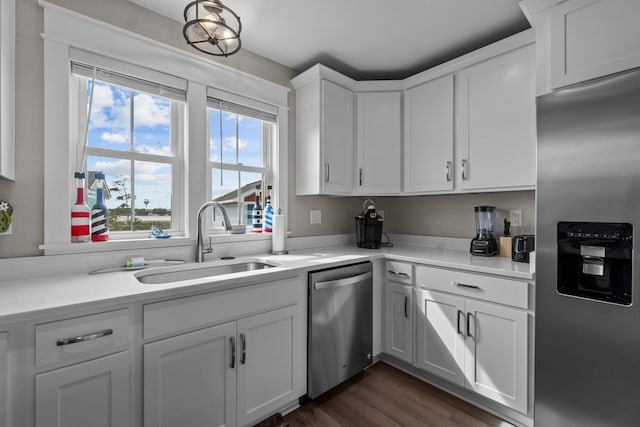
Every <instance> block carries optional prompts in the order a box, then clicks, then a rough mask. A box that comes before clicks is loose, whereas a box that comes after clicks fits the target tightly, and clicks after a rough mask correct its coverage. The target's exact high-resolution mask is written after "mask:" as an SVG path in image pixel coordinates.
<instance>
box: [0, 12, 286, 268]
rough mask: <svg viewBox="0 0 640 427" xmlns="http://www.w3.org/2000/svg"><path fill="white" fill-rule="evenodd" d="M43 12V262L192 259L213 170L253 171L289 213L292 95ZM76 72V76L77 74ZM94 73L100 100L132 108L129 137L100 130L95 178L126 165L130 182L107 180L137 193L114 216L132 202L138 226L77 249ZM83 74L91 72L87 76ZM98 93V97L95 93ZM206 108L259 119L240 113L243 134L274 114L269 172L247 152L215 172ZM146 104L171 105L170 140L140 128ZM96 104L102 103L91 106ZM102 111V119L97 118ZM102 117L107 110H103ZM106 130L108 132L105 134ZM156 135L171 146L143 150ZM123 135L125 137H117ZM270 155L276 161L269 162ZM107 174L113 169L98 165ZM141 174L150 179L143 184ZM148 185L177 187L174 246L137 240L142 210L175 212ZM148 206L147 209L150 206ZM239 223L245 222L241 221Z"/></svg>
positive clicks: (173, 51) (140, 39) (142, 40)
mask: <svg viewBox="0 0 640 427" xmlns="http://www.w3.org/2000/svg"><path fill="white" fill-rule="evenodd" d="M2 4H4V2H3V3H2ZM43 9H44V16H45V22H46V23H47V25H45V34H44V36H43V40H44V52H45V54H44V67H45V69H46V70H47V72H46V73H45V74H44V105H43V107H44V115H45V121H44V170H45V176H46V177H47V178H46V180H45V182H44V186H45V192H44V210H45V212H46V214H45V215H44V244H43V245H41V246H40V249H42V250H44V253H45V255H55V254H71V253H87V252H102V251H127V255H130V254H132V253H138V252H130V251H131V250H132V249H135V250H138V249H140V250H146V249H150V248H154V249H155V248H160V247H162V248H176V249H175V251H174V250H173V249H172V252H171V254H172V255H171V256H176V257H187V256H188V255H186V254H188V253H189V251H190V250H191V248H190V247H191V246H193V238H194V232H195V230H196V214H197V212H198V208H199V207H200V206H201V205H202V204H203V203H204V202H206V201H207V200H210V199H211V197H212V195H213V191H214V190H215V187H213V186H212V183H213V176H212V175H213V169H214V164H216V168H217V169H219V170H220V171H223V170H229V171H234V170H235V171H238V170H240V169H241V168H247V169H246V171H248V172H255V173H258V174H259V177H260V178H262V179H263V180H264V182H265V183H267V184H271V185H273V200H274V203H273V204H274V206H275V207H277V208H282V209H283V211H284V212H287V197H286V195H287V184H288V182H287V153H288V149H287V144H288V143H287V136H288V98H289V90H290V89H289V88H288V86H283V85H280V84H277V83H274V82H272V81H267V80H264V79H261V78H258V77H255V76H252V75H251V74H247V73H244V72H242V71H238V70H235V69H233V68H230V67H229V66H227V65H221V64H218V63H215V62H213V61H208V60H203V59H202V58H200V57H198V56H196V55H193V54H191V53H190V52H183V51H182V50H181V49H177V48H174V47H171V46H167V45H165V44H163V43H159V42H157V41H156V40H152V39H148V38H146V37H144V36H141V35H138V34H134V33H131V32H130V31H125V30H122V29H120V28H118V27H115V26H113V25H110V24H107V23H104V22H96V21H95V20H94V19H90V18H87V17H85V16H82V15H80V14H77V13H75V12H70V11H68V10H66V9H63V8H59V7H57V6H55V5H50V4H49V3H47V2H44V3H43ZM70 64H75V65H76V66H77V67H76V66H74V67H73V69H71V67H70ZM84 64H86V65H84ZM80 65H84V67H80ZM94 66H95V67H96V68H97V70H96V80H97V82H96V83H95V87H96V89H97V88H98V86H99V85H104V87H102V90H103V91H105V88H107V89H109V91H105V92H107V94H108V93H109V92H111V94H112V95H113V93H115V91H119V90H122V91H127V93H128V95H126V96H124V95H123V96H124V97H123V98H121V99H125V100H128V101H123V102H130V101H131V100H132V101H133V107H132V106H131V104H128V105H129V114H128V115H126V116H124V115H123V116H121V117H122V118H123V123H124V117H126V120H128V122H129V128H128V129H127V127H126V125H124V124H121V125H119V126H115V125H111V124H109V125H107V126H103V128H100V129H99V128H97V127H94V128H92V129H93V130H92V133H91V134H90V136H91V137H92V139H91V140H90V143H89V146H88V147H87V155H88V156H89V158H88V160H89V162H91V165H95V168H96V169H98V166H97V164H98V161H100V160H101V159H100V158H102V159H106V160H105V161H110V162H114V161H118V162H121V163H123V164H125V163H126V166H127V169H126V170H125V173H118V174H116V173H114V174H112V175H111V178H110V179H113V178H116V177H118V176H119V175H120V174H122V176H124V177H128V178H130V179H131V178H132V179H133V185H131V181H128V182H129V184H128V185H129V187H128V191H127V192H126V194H125V192H123V191H120V192H117V191H113V192H112V194H111V196H112V197H113V198H114V199H113V203H114V204H115V206H116V207H115V208H113V209H116V208H117V206H118V204H122V203H123V202H124V201H126V200H127V199H128V200H129V201H130V203H129V204H128V205H125V207H124V210H125V211H128V212H130V213H129V214H125V215H123V216H125V217H126V216H130V217H131V218H133V224H132V221H131V220H130V219H129V220H128V221H127V225H128V231H113V232H112V233H111V238H110V240H109V242H106V243H95V244H93V243H86V244H78V243H71V242H70V226H71V217H70V214H69V209H70V206H71V205H72V204H73V201H74V200H75V185H74V184H75V180H74V179H73V172H74V171H76V170H77V169H79V167H78V164H82V163H83V162H82V151H83V149H84V144H83V142H84V129H85V126H84V124H85V122H86V117H87V112H88V111H87V109H88V95H89V92H88V90H87V89H89V88H90V86H89V81H91V78H92V77H93V67H94ZM81 68H84V69H85V70H84V71H81ZM70 71H72V73H70ZM95 93H96V94H97V90H96V92H95ZM141 95H148V96H149V97H145V96H141ZM145 98H146V99H145ZM208 98H214V99H218V100H224V101H225V102H232V103H235V104H237V105H238V106H244V107H250V109H251V110H253V112H251V113H249V112H248V111H245V112H238V111H236V112H235V113H236V114H238V123H239V130H241V129H242V126H243V122H245V121H246V120H245V118H251V119H259V121H260V123H261V125H260V127H261V128H264V126H269V124H270V123H272V122H271V121H270V120H266V119H265V118H260V117H256V116H255V115H254V113H256V112H257V113H260V114H264V113H268V114H270V115H271V118H273V117H276V116H277V120H276V123H275V125H273V124H271V125H270V126H271V129H272V131H264V130H263V129H261V131H260V132H261V136H260V138H261V144H262V148H261V149H262V150H263V151H262V152H261V153H260V156H261V157H263V156H264V157H266V158H265V161H266V162H264V163H262V165H260V166H256V165H254V164H251V165H250V164H249V163H247V161H246V160H243V158H242V157H241V156H242V152H241V153H240V154H239V156H240V158H239V159H238V160H237V163H236V164H234V163H235V162H236V161H234V162H232V163H231V164H228V165H227V164H224V163H221V160H222V159H220V161H218V162H213V161H210V158H209V157H210V151H211V147H210V146H209V143H210V142H209V140H210V129H209V111H208V109H207V99H208ZM115 99H118V98H117V97H116V98H114V104H115ZM142 100H144V101H147V102H150V104H149V105H152V107H158V109H162V108H164V110H163V111H164V113H163V114H164V115H165V117H166V103H170V105H171V107H170V119H169V123H170V124H169V133H168V136H167V132H166V130H167V129H166V121H165V122H163V123H162V124H156V125H157V126H147V128H145V127H144V126H137V124H141V123H142V122H141V121H140V120H139V119H144V117H141V116H139V114H141V113H143V111H137V108H136V107H138V106H141V105H142V104H141V102H142ZM96 101H97V99H96V100H94V102H96ZM151 101H153V104H151ZM163 103H164V105H163ZM218 107H219V104H218V105H216V106H210V108H214V109H215V108H218ZM92 110H93V108H92ZM124 110H125V109H124V108H122V109H121V111H124ZM95 111H99V110H98V109H97V108H96V110H95ZM105 111H108V110H105V109H103V112H105ZM222 111H226V110H224V109H223V110H222ZM187 112H188V114H187ZM94 114H97V113H94V112H92V116H93V115H94ZM99 119H100V117H98V118H96V119H95V122H96V123H100V122H99ZM187 119H188V120H187ZM132 123H133V124H132ZM265 123H266V124H267V125H265ZM105 124H106V123H105V122H102V125H105ZM147 124H150V122H147ZM263 125H264V126H263ZM159 129H163V130H164V132H165V133H164V134H163V135H164V137H163V138H164V139H160V140H156V141H152V142H156V143H157V144H155V145H153V144H144V145H147V147H142V146H141V145H142V144H141V143H142V142H143V141H144V139H141V138H144V136H145V134H146V135H147V136H148V135H149V134H150V133H151V132H152V131H154V130H159ZM118 130H120V131H121V132H117V131H118ZM103 134H104V136H105V138H103ZM122 135H124V136H122ZM187 136H188V138H187ZM238 136H239V138H238V144H239V145H242V140H243V138H245V136H243V134H242V133H241V132H240V133H239V134H238ZM125 137H126V138H128V139H126V138H125ZM96 138H98V139H96ZM132 138H133V141H131V139H132ZM166 138H170V143H167V139H166ZM269 138H270V139H269ZM108 142H110V144H107V143H108ZM116 142H118V143H119V144H121V145H117V144H116ZM101 144H102V145H101ZM169 146H170V149H169ZM149 147H152V148H153V149H154V151H152V150H151V149H149ZM265 147H268V148H265ZM268 150H270V153H267V151H268ZM218 151H219V150H218ZM149 163H151V165H149ZM240 163H242V164H240ZM104 165H106V164H101V166H104ZM234 167H236V169H233V168H234ZM144 168H147V169H146V171H149V170H151V172H152V173H151V174H146V175H143V174H142V172H143V171H145V169H144ZM153 168H155V169H153ZM248 168H256V169H254V170H249V169H248ZM152 169H153V170H152ZM243 170H245V169H243ZM105 172H106V171H105ZM169 173H170V176H169ZM161 175H162V179H161ZM147 180H148V181H150V182H152V183H155V184H159V183H161V181H163V182H169V181H171V184H170V185H169V184H165V187H164V188H167V189H169V188H170V199H171V202H170V208H171V223H172V224H171V227H172V231H171V234H173V236H174V237H173V238H171V239H161V240H158V239H149V238H147V235H148V234H149V232H148V231H145V230H139V227H138V225H139V224H137V222H136V221H135V219H136V217H138V216H140V215H139V213H140V209H145V208H146V209H147V210H149V211H151V210H152V209H154V208H156V207H162V208H165V206H168V203H167V202H164V206H156V205H155V203H156V200H159V199H156V195H157V194H156V193H157V192H156V191H154V192H153V193H152V194H151V195H149V194H150V193H148V192H146V190H145V188H144V184H145V183H146V181H147ZM223 182H224V181H223ZM109 184H110V186H111V187H112V188H114V187H115V185H113V183H112V182H110V183H109ZM158 193H159V191H158ZM127 194H128V195H129V196H127ZM118 196H122V197H121V199H120V200H118V199H116V198H117V197H118ZM132 199H133V200H132ZM131 200H132V201H131ZM145 200H148V201H149V203H148V204H146V205H145V203H144V202H145ZM165 200H166V199H165ZM236 200H239V197H238V198H236ZM109 203H112V202H109ZM116 203H117V204H116ZM236 203H237V202H236ZM127 206H128V208H127ZM240 207H241V206H240ZM132 209H133V210H132ZM167 209H168V207H167ZM157 212H158V211H157ZM207 212H208V213H209V212H211V211H210V210H208V211H207ZM143 213H147V212H143ZM149 213H152V212H149ZM134 215H135V216H134ZM236 215H237V213H236ZM119 219H120V218H119ZM140 219H141V220H142V219H148V218H140ZM141 222H142V221H141ZM233 222H234V223H236V222H241V221H238V220H237V219H234V221H233ZM244 222H246V220H245V221H244ZM132 229H133V231H131V230H132ZM131 237H133V238H131ZM140 237H142V238H140ZM266 237H267V236H256V235H248V236H238V235H234V236H224V237H222V236H219V237H216V239H218V238H219V240H221V241H234V242H235V241H238V240H240V241H242V240H254V239H260V238H266ZM177 248H181V249H177ZM123 253H124V252H123ZM179 254H182V255H179Z"/></svg>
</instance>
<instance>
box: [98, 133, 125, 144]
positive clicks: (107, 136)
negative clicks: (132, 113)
mask: <svg viewBox="0 0 640 427" xmlns="http://www.w3.org/2000/svg"><path fill="white" fill-rule="evenodd" d="M101 138H102V140H103V141H107V142H116V143H122V142H127V141H129V135H127V134H125V133H124V132H117V133H113V132H102V135H101Z"/></svg>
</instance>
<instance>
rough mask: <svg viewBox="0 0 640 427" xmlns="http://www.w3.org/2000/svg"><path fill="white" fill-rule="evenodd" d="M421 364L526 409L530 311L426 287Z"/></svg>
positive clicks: (421, 303)
mask: <svg viewBox="0 0 640 427" xmlns="http://www.w3.org/2000/svg"><path fill="white" fill-rule="evenodd" d="M416 294H417V296H418V297H417V299H418V315H417V317H418V328H417V329H418V336H417V343H418V344H417V345H418V349H417V366H418V367H419V368H422V369H424V370H426V371H429V372H432V373H434V374H437V375H440V376H442V377H443V378H446V379H447V380H449V381H451V382H454V383H456V384H458V385H460V386H465V387H467V388H470V389H472V390H474V391H475V392H476V393H478V394H481V395H483V396H486V397H488V398H490V399H492V400H495V401H497V402H499V403H501V404H503V405H506V406H508V407H510V408H513V409H515V410H517V411H520V412H523V413H526V412H527V359H528V358H527V349H528V346H527V342H528V341H527V313H526V312H525V311H522V310H517V309H511V308H508V307H504V306H501V305H498V304H491V303H486V302H481V301H477V300H473V299H468V298H463V297H460V296H456V295H449V294H444V293H440V292H433V291H428V290H424V289H419V290H416Z"/></svg>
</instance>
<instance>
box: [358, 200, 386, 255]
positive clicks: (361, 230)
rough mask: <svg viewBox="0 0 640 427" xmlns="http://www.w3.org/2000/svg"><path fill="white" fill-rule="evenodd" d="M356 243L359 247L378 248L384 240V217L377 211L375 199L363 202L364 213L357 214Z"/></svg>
mask: <svg viewBox="0 0 640 427" xmlns="http://www.w3.org/2000/svg"><path fill="white" fill-rule="evenodd" d="M355 220H356V245H357V246H358V247H359V248H367V249H378V248H380V242H381V241H382V224H383V222H384V218H382V216H380V215H379V214H378V212H377V211H376V206H375V205H374V204H373V200H371V199H366V200H365V201H364V202H363V203H362V213H360V215H358V216H356V218H355Z"/></svg>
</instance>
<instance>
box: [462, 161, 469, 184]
mask: <svg viewBox="0 0 640 427" xmlns="http://www.w3.org/2000/svg"><path fill="white" fill-rule="evenodd" d="M468 178H469V177H468V174H467V159H462V179H463V180H465V181H466V180H467V179H468Z"/></svg>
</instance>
